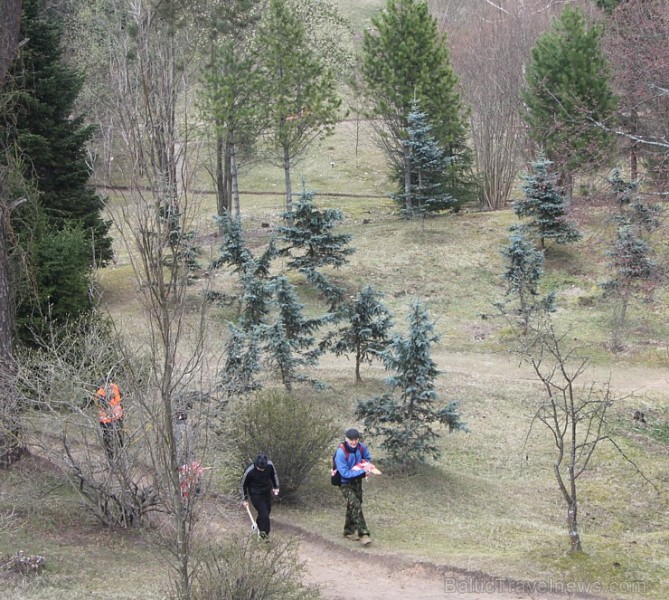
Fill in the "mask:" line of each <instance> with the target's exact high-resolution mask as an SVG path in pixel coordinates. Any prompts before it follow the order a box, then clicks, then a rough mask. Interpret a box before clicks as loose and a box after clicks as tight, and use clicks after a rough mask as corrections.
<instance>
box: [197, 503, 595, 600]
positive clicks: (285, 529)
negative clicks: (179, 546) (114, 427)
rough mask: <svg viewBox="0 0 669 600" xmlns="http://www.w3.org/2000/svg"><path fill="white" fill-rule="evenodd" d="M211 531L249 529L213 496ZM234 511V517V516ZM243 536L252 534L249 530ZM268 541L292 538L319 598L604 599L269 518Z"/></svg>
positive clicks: (236, 512)
mask: <svg viewBox="0 0 669 600" xmlns="http://www.w3.org/2000/svg"><path fill="white" fill-rule="evenodd" d="M203 508H204V510H205V514H206V518H205V520H206V522H207V523H208V526H209V527H210V528H211V529H212V530H213V531H214V532H215V535H217V536H221V537H224V536H226V535H229V534H230V533H231V532H233V531H234V532H236V533H238V532H239V531H244V530H246V529H249V523H248V521H247V519H246V518H244V516H243V515H242V514H241V510H240V509H239V507H238V505H237V504H235V503H234V502H232V501H231V499H230V498H228V497H223V496H218V497H216V498H215V499H210V500H209V501H208V502H206V503H205V505H204V507H203ZM235 515H238V516H235ZM249 535H253V534H252V533H251V532H250V531H249ZM272 538H273V539H274V540H278V541H280V540H287V539H289V538H292V539H296V540H297V541H298V543H299V550H298V558H299V560H300V562H302V563H303V564H304V567H305V571H306V572H305V577H304V582H305V583H307V584H310V585H316V586H318V587H319V588H320V590H321V594H322V596H323V598H324V599H325V600H350V599H351V598H356V599H360V600H444V599H448V600H586V599H587V600H604V599H603V598H602V597H601V596H594V595H588V594H575V593H571V594H561V593H557V592H555V591H548V592H547V591H544V590H542V589H540V588H538V587H537V585H536V584H532V583H530V582H521V581H513V580H502V579H492V578H490V577H488V576H486V575H485V574H484V573H480V572H467V571H464V570H462V569H454V568H451V567H449V566H448V565H444V564H442V565H438V564H433V563H429V562H425V561H415V560H412V559H411V558H407V557H404V556H401V555H387V554H380V553H377V552H375V551H374V545H373V544H372V545H371V546H368V547H366V548H363V547H362V546H360V545H359V544H356V543H353V542H348V541H347V542H346V543H343V542H342V543H341V544H338V543H336V542H333V541H330V540H327V539H325V538H323V537H321V536H319V535H317V534H314V533H312V532H310V531H307V530H305V529H303V528H301V527H298V526H295V525H292V524H289V523H286V522H284V521H282V520H281V519H278V518H275V517H273V518H272Z"/></svg>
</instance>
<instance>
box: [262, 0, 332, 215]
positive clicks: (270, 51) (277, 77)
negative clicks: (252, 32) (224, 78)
mask: <svg viewBox="0 0 669 600" xmlns="http://www.w3.org/2000/svg"><path fill="white" fill-rule="evenodd" d="M257 43H258V46H259V48H260V49H261V57H262V64H261V66H260V70H261V74H262V76H263V87H264V93H265V98H264V99H263V101H262V106H263V107H264V114H263V115H262V116H261V118H262V119H263V120H266V121H267V123H268V129H267V131H266V139H267V142H268V144H269V147H270V151H271V157H273V158H274V159H275V160H276V161H277V162H278V164H279V165H280V166H281V167H282V168H283V171H284V178H285V185H286V211H287V212H288V213H290V212H291V211H292V202H293V201H292V197H293V191H292V180H291V173H292V168H293V167H294V165H295V164H296V163H297V162H298V161H299V160H300V159H301V158H303V156H304V153H305V152H306V150H307V148H308V147H309V146H310V144H311V143H312V142H313V141H315V140H317V139H321V138H323V137H324V136H327V135H330V134H331V133H332V131H333V129H334V126H335V124H336V123H337V119H338V114H337V113H338V109H339V106H340V104H341V100H340V99H339V98H338V97H337V91H336V82H335V79H334V76H333V74H332V71H331V70H329V69H327V68H326V67H325V65H324V63H323V61H322V60H321V59H320V58H319V57H318V54H317V53H316V52H315V51H314V49H313V48H311V47H310V45H309V43H308V41H307V37H306V34H305V31H304V25H303V24H302V22H301V21H300V20H299V19H298V18H297V16H296V15H295V13H294V12H293V11H292V10H291V9H290V6H289V5H288V3H287V2H286V0H270V4H269V10H268V11H267V18H266V20H265V22H264V23H263V25H262V26H261V30H260V33H259V35H258V41H257Z"/></svg>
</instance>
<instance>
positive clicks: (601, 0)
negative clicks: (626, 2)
mask: <svg viewBox="0 0 669 600" xmlns="http://www.w3.org/2000/svg"><path fill="white" fill-rule="evenodd" d="M622 1H623V0H597V6H598V7H599V8H601V9H602V10H603V11H604V12H605V13H606V14H607V15H610V14H611V13H612V12H613V11H614V10H615V9H616V7H617V6H618V5H619V4H620V3H621V2H622Z"/></svg>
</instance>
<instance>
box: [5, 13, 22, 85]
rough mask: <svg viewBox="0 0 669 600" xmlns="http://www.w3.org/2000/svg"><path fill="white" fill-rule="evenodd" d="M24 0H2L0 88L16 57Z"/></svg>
mask: <svg viewBox="0 0 669 600" xmlns="http://www.w3.org/2000/svg"><path fill="white" fill-rule="evenodd" d="M21 3H22V0H0V90H1V89H2V84H3V83H4V81H5V77H7V73H8V72H9V67H10V66H11V64H12V62H13V61H14V59H15V58H16V50H17V48H18V45H19V33H20V26H21Z"/></svg>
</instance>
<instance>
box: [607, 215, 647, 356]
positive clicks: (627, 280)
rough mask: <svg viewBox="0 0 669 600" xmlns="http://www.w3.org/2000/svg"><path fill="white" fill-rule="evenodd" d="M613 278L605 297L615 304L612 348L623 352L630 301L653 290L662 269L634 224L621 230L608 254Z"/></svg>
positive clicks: (608, 283)
mask: <svg viewBox="0 0 669 600" xmlns="http://www.w3.org/2000/svg"><path fill="white" fill-rule="evenodd" d="M608 256H609V259H610V268H611V270H612V272H613V276H612V277H611V278H610V279H609V280H608V281H606V282H605V283H604V284H602V287H603V289H604V293H605V297H607V298H609V299H611V300H613V301H614V303H613V327H612V343H611V345H612V349H613V350H614V351H615V352H618V351H620V350H622V349H623V331H624V329H625V325H626V323H627V313H628V309H629V305H630V302H631V301H632V299H633V298H635V297H636V296H638V295H639V294H640V293H641V292H643V291H644V290H646V291H650V290H652V289H653V287H654V284H655V283H656V279H657V277H658V276H659V274H660V268H659V266H658V265H657V264H656V263H655V261H654V260H653V259H652V250H651V246H650V244H648V243H647V242H646V241H644V240H643V239H641V238H640V237H639V236H638V235H637V231H636V228H635V227H634V226H632V225H623V226H621V227H619V228H618V232H617V237H616V240H615V241H614V243H613V246H612V248H611V249H610V250H609V252H608Z"/></svg>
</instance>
